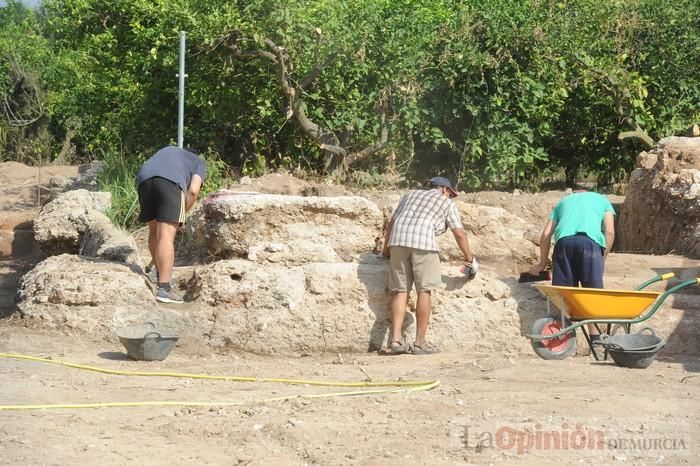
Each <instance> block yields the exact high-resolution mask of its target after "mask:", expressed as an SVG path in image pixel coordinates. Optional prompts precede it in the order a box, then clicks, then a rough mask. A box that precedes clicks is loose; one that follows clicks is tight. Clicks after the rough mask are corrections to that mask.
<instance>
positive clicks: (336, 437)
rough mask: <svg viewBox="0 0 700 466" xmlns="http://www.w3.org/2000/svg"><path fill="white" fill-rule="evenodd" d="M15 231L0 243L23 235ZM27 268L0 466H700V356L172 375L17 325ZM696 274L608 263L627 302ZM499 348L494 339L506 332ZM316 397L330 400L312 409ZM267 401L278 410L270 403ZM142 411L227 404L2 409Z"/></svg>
mask: <svg viewBox="0 0 700 466" xmlns="http://www.w3.org/2000/svg"><path fill="white" fill-rule="evenodd" d="M2 165H5V164H2ZM2 168H6V167H0V173H3V170H2ZM15 168H18V167H15ZM19 168H21V167H19ZM4 173H5V178H7V179H5V178H2V181H3V182H5V183H6V185H5V189H6V191H2V192H1V193H0V196H1V198H0V201H2V202H0V206H2V207H1V208H0V215H1V216H3V219H8V218H10V215H9V214H8V213H9V212H14V213H13V215H28V216H29V218H31V214H28V213H27V212H28V211H31V210H32V209H33V208H34V207H33V206H32V203H31V202H30V201H29V200H27V198H26V193H29V194H30V195H35V194H36V190H35V189H34V190H32V189H31V187H30V186H29V185H31V182H30V181H27V179H25V180H24V181H22V178H21V177H20V176H19V175H18V176H17V177H15V178H16V179H17V180H18V181H16V183H18V186H19V187H20V188H21V189H22V190H28V191H24V192H25V195H22V194H21V193H20V194H17V190H14V191H10V190H7V189H9V188H7V183H10V181H8V180H9V179H10V176H9V174H8V173H14V172H8V171H4ZM25 175H26V173H25ZM22 183H25V184H22ZM475 195H478V193H477V194H475ZM13 196H19V197H13ZM487 197H490V198H491V202H492V204H491V205H498V204H497V203H496V202H497V201H498V199H499V194H497V193H489V194H484V195H482V197H481V199H482V200H483V199H485V198H487ZM22 202H25V203H26V206H25V207H20V206H19V204H21V203H22ZM508 202H510V201H508ZM521 202H522V205H521V206H520V207H517V208H518V209H520V211H521V212H522V211H523V209H524V207H523V206H524V205H526V204H527V205H528V206H537V205H538V203H537V202H536V201H533V200H532V199H530V201H528V200H527V199H526V198H523V200H522V201H521ZM527 209H530V210H529V212H530V213H531V214H532V215H536V214H537V213H538V212H537V210H536V207H527ZM17 212H21V214H18V213H17ZM23 218H24V217H23ZM5 223H6V224H7V225H5V226H4V227H3V228H0V229H5V230H7V229H9V228H13V226H12V225H11V222H10V221H7V222H5ZM15 223H17V222H15ZM14 229H15V233H17V231H24V230H22V228H17V227H16V226H15V227H14ZM22 257H23V258H25V262H24V264H25V265H22V263H20V262H19V261H18V260H17V258H15V257H13V256H11V255H9V254H4V255H3V257H2V260H0V300H1V301H2V303H0V304H1V305H2V307H0V317H1V316H3V315H9V317H5V318H3V319H1V320H0V353H3V356H2V357H0V465H19V464H22V465H25V464H51V465H53V464H75V463H79V464H98V463H99V464H103V465H111V464H132V463H137V464H156V465H158V464H234V465H235V464H246V465H247V464H249V465H263V464H363V465H379V464H382V465H383V464H396V463H409V464H425V465H453V464H480V465H481V464H498V465H500V464H562V463H563V464H570V463H582V464H588V463H600V464H672V465H676V464H700V444H699V443H698V436H697V432H698V431H700V418H699V417H698V413H700V409H699V408H700V404H699V402H698V399H699V398H700V358H699V357H697V355H694V356H679V355H672V354H671V355H665V354H663V353H662V354H661V355H660V356H659V358H658V359H657V361H655V362H654V364H652V366H651V367H649V368H648V369H644V370H641V369H637V370H633V369H623V368H620V367H617V366H615V365H613V364H612V363H611V362H595V361H594V360H593V359H592V358H591V357H590V356H577V357H574V358H569V359H567V360H564V361H544V360H541V359H539V358H537V357H536V356H534V353H533V355H531V356H522V355H520V356H515V355H512V354H508V353H505V352H493V353H489V354H477V353H473V354H464V353H449V352H446V353H440V354H437V355H431V356H412V355H402V356H381V355H378V354H375V353H367V354H330V353H327V354H321V355H312V356H297V357H291V356H290V357H275V358H267V357H261V356H256V355H252V354H244V353H235V352H231V351H228V352H213V351H212V350H211V348H209V347H207V346H204V345H201V344H198V343H197V342H196V341H181V342H180V344H179V345H178V346H177V347H176V348H175V349H174V350H173V352H172V353H171V355H170V356H169V357H168V358H167V359H166V360H165V361H162V362H135V361H132V360H130V359H128V358H127V357H126V355H125V354H124V349H123V347H122V346H121V345H120V344H119V343H118V342H117V341H116V339H115V340H114V341H108V342H106V341H104V340H99V339H95V338H91V336H90V335H86V334H83V333H71V332H70V331H69V330H64V331H50V330H46V329H43V328H39V327H29V326H27V325H25V323H23V322H22V321H21V320H20V319H19V317H17V315H16V314H10V311H11V309H12V306H13V305H12V304H11V299H12V292H13V286H14V287H16V283H17V279H18V276H19V274H21V273H22V271H23V270H25V269H26V267H27V265H26V264H27V263H28V262H30V260H29V259H31V258H33V257H36V256H35V255H32V254H30V253H29V252H28V253H26V254H25V255H22ZM697 266H698V263H697V261H690V260H688V259H685V258H682V257H678V256H667V257H664V256H644V255H626V254H613V255H611V258H610V262H609V268H608V270H606V274H609V280H610V281H609V283H610V284H611V285H613V286H619V287H623V288H625V287H627V286H628V283H630V282H631V281H639V280H638V278H640V277H648V276H650V274H652V275H653V272H654V270H658V269H659V268H662V267H676V268H680V269H683V268H694V267H697ZM691 298H693V299H695V298H697V296H696V295H691ZM696 301H697V299H696ZM693 302H694V303H695V301H693ZM698 307H700V306H696V304H693V305H692V308H693V309H695V310H697V308H698ZM3 313H4V314H3ZM492 335H493V338H494V339H497V338H498V329H497V328H495V329H493V330H492ZM5 353H10V354H23V355H30V356H38V357H43V358H50V359H54V360H61V361H68V362H72V363H77V364H82V365H89V366H98V367H102V368H109V369H115V370H126V371H149V372H150V371H165V372H176V373H190V374H209V375H230V376H249V377H270V378H285V379H302V380H307V381H308V380H312V381H317V380H327V381H334V382H363V381H372V382H377V381H413V380H439V382H440V385H439V386H437V387H436V388H434V389H432V390H430V391H406V390H404V391H401V392H398V393H383V394H382V393H373V394H364V395H363V394H355V395H352V396H330V395H333V394H336V393H338V392H347V391H352V392H356V391H359V390H367V389H366V388H347V387H321V386H314V385H310V384H302V385H289V384H280V383H271V382H265V383H263V382H245V383H244V382H229V381H217V380H197V379H189V378H176V377H139V376H125V375H110V374H105V373H99V372H94V371H87V370H81V369H76V368H68V367H65V366H60V365H55V364H47V363H42V362H36V361H29V360H20V359H13V358H8V357H5ZM318 394H325V395H329V396H326V397H315V396H313V395H318ZM309 395H311V396H309ZM272 398H276V399H277V400H276V401H264V400H267V399H272ZM279 398H286V399H284V400H279ZM144 401H179V402H182V403H184V404H186V403H191V402H195V401H200V402H210V403H214V404H216V403H222V404H221V405H215V406H184V405H183V406H179V405H178V406H174V405H170V406H138V407H111V408H89V409H88V408H86V409H78V408H61V409H42V410H2V407H5V406H9V405H27V404H72V403H96V402H144ZM227 402H241V403H242V404H239V405H229V406H225V405H224V404H225V403H227Z"/></svg>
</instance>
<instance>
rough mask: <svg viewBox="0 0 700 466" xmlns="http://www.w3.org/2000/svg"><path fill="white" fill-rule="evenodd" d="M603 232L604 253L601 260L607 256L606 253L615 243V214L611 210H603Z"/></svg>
mask: <svg viewBox="0 0 700 466" xmlns="http://www.w3.org/2000/svg"><path fill="white" fill-rule="evenodd" d="M603 234H604V235H605V255H603V260H605V259H607V258H608V253H609V252H610V250H611V249H612V247H613V244H614V243H615V216H614V215H613V213H612V212H609V211H608V212H605V215H604V216H603Z"/></svg>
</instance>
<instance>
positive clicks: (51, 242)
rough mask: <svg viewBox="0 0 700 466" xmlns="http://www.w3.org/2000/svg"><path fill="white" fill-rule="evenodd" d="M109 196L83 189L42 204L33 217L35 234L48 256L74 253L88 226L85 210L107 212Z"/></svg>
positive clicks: (108, 194)
mask: <svg viewBox="0 0 700 466" xmlns="http://www.w3.org/2000/svg"><path fill="white" fill-rule="evenodd" d="M110 203H111V195H110V193H106V192H90V191H87V190H85V189H78V190H75V191H67V192H65V193H62V194H59V195H58V196H57V197H56V198H55V199H53V200H52V201H50V202H49V203H47V204H46V205H44V207H42V209H41V211H40V212H39V214H38V215H37V217H36V218H35V219H34V237H35V239H36V241H37V242H38V243H39V244H40V246H41V249H42V250H43V251H44V252H45V253H46V254H48V255H56V254H63V253H71V254H75V253H77V252H78V251H79V250H80V241H81V237H82V235H83V233H84V232H85V230H86V229H87V226H88V223H89V221H88V215H89V214H88V213H89V212H90V211H92V210H96V211H98V212H102V213H104V212H106V211H107V209H108V208H109V205H110Z"/></svg>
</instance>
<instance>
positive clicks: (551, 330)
mask: <svg viewBox="0 0 700 466" xmlns="http://www.w3.org/2000/svg"><path fill="white" fill-rule="evenodd" d="M673 277H674V274H673V273H667V274H663V275H659V276H656V277H654V278H652V279H650V280H647V281H646V282H644V283H642V284H641V285H639V286H638V287H637V288H635V289H634V291H622V290H608V289H599V288H577V287H569V286H554V285H533V286H534V287H535V288H537V289H538V290H539V291H540V293H542V294H543V295H545V296H546V297H547V311H548V314H549V316H548V317H545V318H542V319H538V320H536V321H535V323H534V324H533V325H532V334H531V335H527V337H528V338H529V339H530V340H531V342H532V348H533V349H534V350H535V353H537V355H538V356H540V357H541V358H543V359H564V358H567V357H568V356H570V355H572V354H573V353H575V352H576V329H579V328H580V329H581V332H582V333H583V335H584V337H585V338H586V342H587V343H588V346H589V347H590V348H591V353H592V354H593V357H594V358H595V359H596V360H599V359H598V354H597V353H596V352H595V351H594V350H593V342H592V341H591V336H590V335H589V333H588V331H587V330H586V325H587V324H592V325H593V326H595V328H596V329H598V332H599V333H601V334H607V335H610V334H611V333H610V332H611V329H612V326H613V325H619V326H620V327H621V328H622V329H623V330H624V331H625V333H630V330H631V327H632V324H638V323H640V322H644V321H645V320H647V319H649V318H650V317H651V316H653V315H654V314H655V313H656V311H657V310H658V309H659V308H660V307H661V305H662V304H663V302H664V300H665V299H666V298H667V297H668V296H669V295H671V294H673V293H675V292H676V291H678V290H680V289H682V288H686V287H688V286H692V285H698V284H700V278H696V279H693V280H688V281H684V282H682V283H680V284H678V285H676V286H674V287H672V288H670V289H668V290H667V291H664V292H656V291H643V289H644V288H646V287H647V286H649V285H651V284H652V283H656V282H658V281H661V280H668V279H670V278H673ZM552 305H554V306H555V307H556V308H557V309H558V310H559V315H556V314H555V313H553V312H552V310H551V306H552ZM601 326H602V327H603V328H601ZM604 358H605V359H607V351H606V352H605V356H604Z"/></svg>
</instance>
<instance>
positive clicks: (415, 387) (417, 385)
mask: <svg viewBox="0 0 700 466" xmlns="http://www.w3.org/2000/svg"><path fill="white" fill-rule="evenodd" d="M0 357H2V358H10V359H21V360H28V361H36V362H42V363H48V364H57V365H60V366H65V367H72V368H74V369H81V370H88V371H94V372H100V373H103V374H112V375H126V376H142V377H175V378H188V379H204V380H225V381H229V382H268V383H281V384H288V385H315V386H326V387H394V388H383V389H378V390H377V389H375V390H355V391H346V392H333V393H318V394H307V395H288V396H282V397H277V398H266V399H260V400H251V401H221V402H209V401H133V402H101V403H74V404H45V405H0V411H8V410H30V409H77V408H115V407H128V406H240V405H244V404H250V403H270V402H275V401H286V400H292V399H295V398H329V397H337V396H353V395H373V394H385V393H398V392H408V391H410V392H419V391H427V390H432V389H433V388H435V387H437V386H438V385H440V381H439V380H430V381H399V382H335V381H324V380H302V379H283V378H269V377H239V376H228V375H207V374H188V373H178V372H143V371H121V370H115V369H105V368H102V367H95V366H88V365H83V364H75V363H71V362H66V361H61V360H54V359H48V358H39V357H36V356H26V355H22V354H12V353H0Z"/></svg>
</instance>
